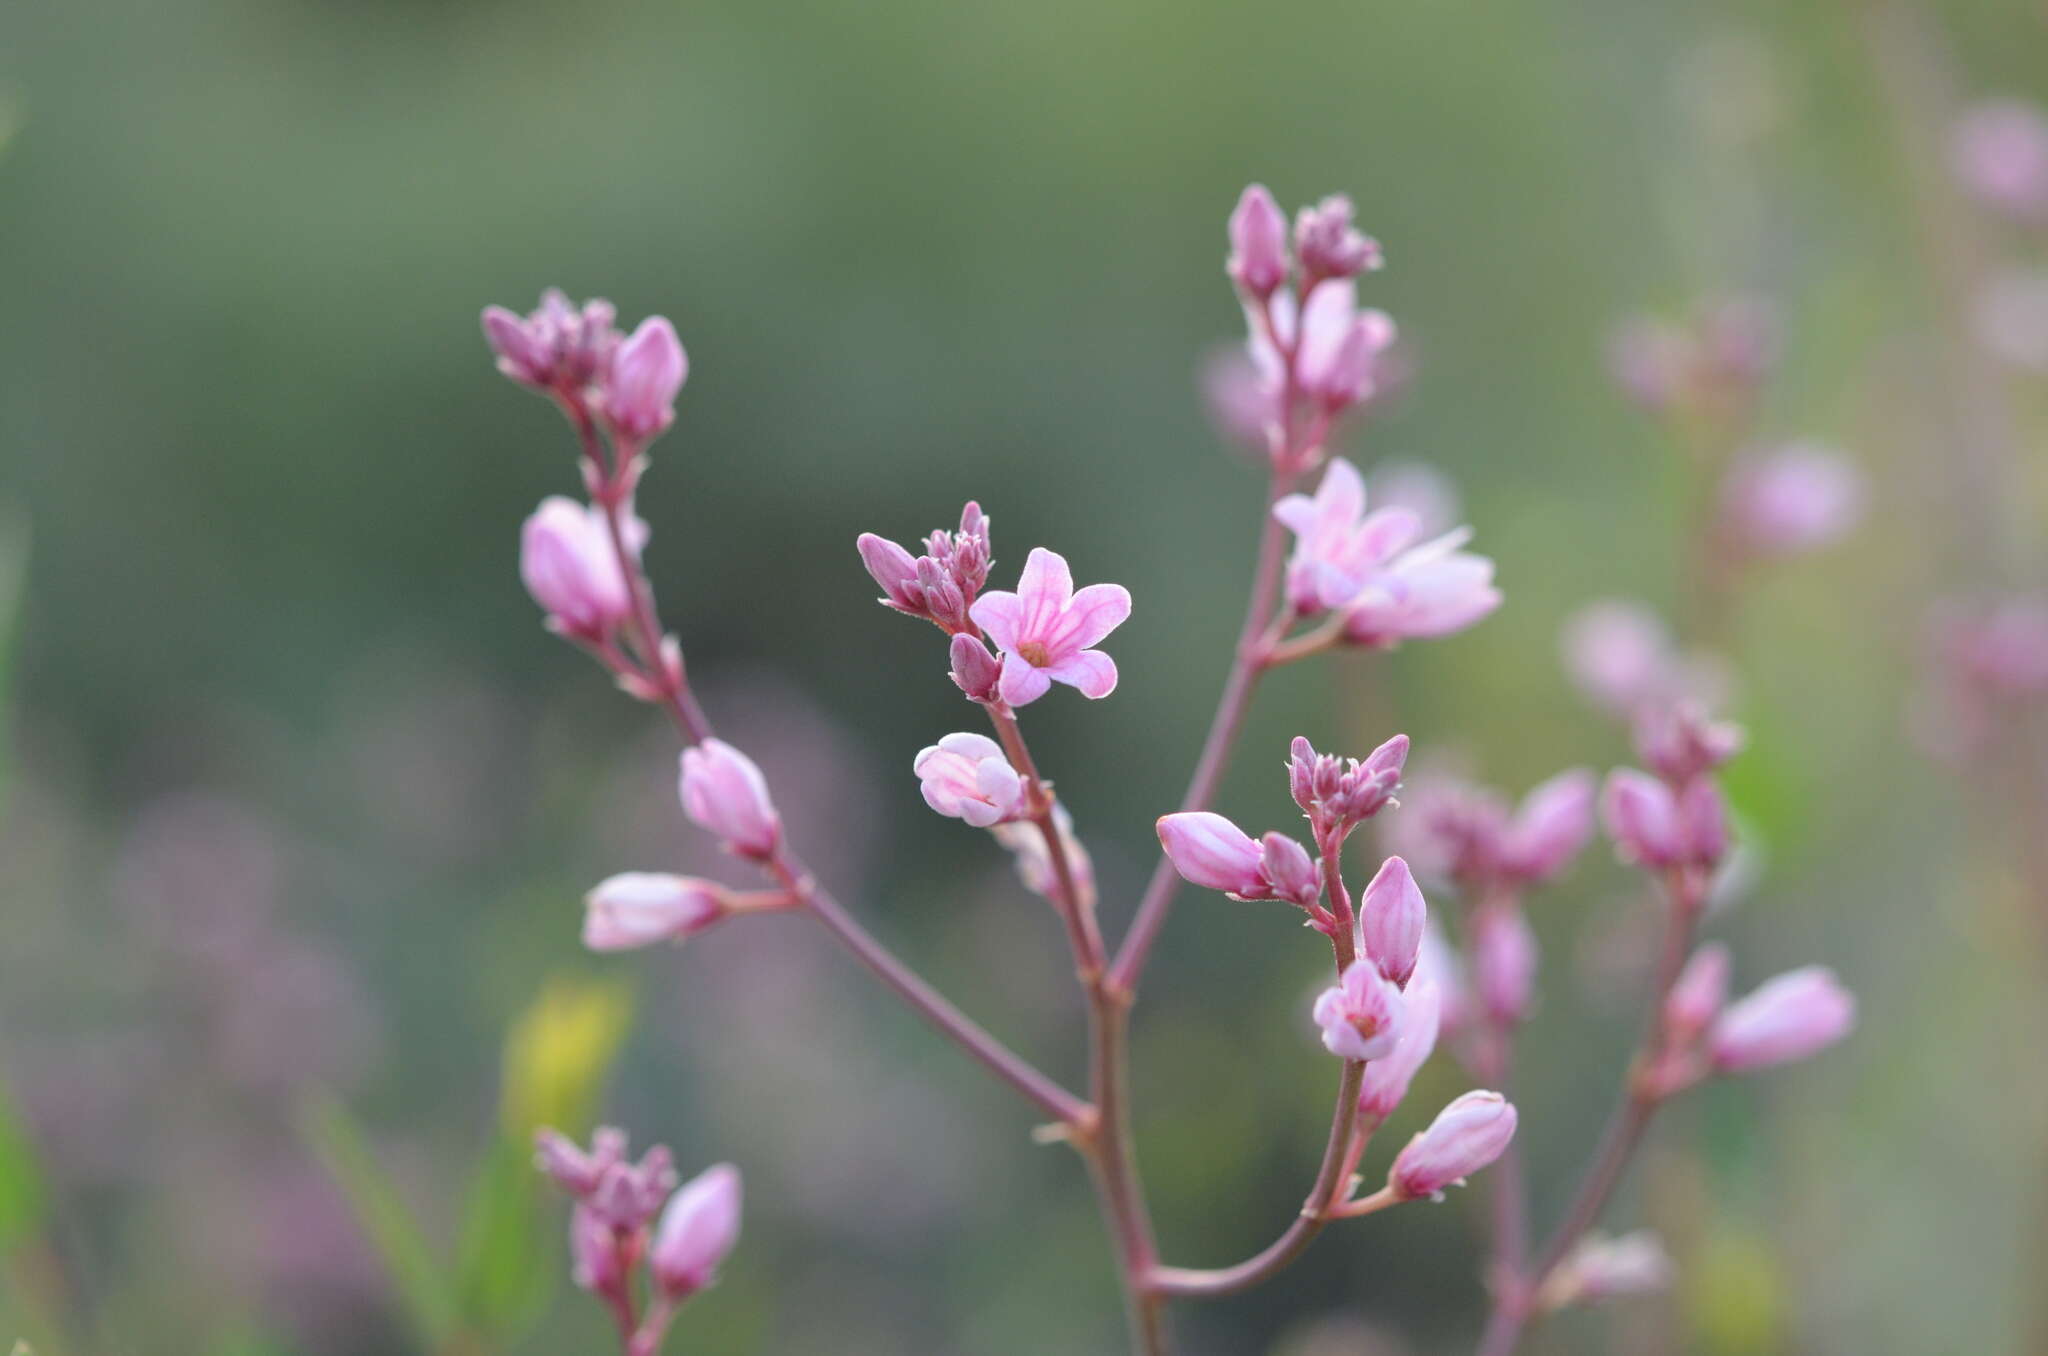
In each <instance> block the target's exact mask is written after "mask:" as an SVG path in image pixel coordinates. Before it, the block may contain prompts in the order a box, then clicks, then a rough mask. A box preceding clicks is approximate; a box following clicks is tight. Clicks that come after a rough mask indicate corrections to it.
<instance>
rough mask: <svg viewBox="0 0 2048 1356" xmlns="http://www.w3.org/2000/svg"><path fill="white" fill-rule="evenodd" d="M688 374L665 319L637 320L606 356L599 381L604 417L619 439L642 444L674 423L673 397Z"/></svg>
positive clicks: (686, 360) (680, 348)
mask: <svg viewBox="0 0 2048 1356" xmlns="http://www.w3.org/2000/svg"><path fill="white" fill-rule="evenodd" d="M689 374H690V360H689V357H688V355H686V354H685V353H684V352H683V345H682V342H681V341H680V340H678V339H677V338H676V329H675V326H673V325H671V324H669V322H668V318H667V317H666V316H658V315H656V316H649V317H648V318H647V319H645V320H643V321H641V322H640V327H639V328H638V329H636V330H634V331H633V333H632V335H631V336H630V337H629V338H627V340H626V341H625V342H624V343H622V344H620V345H619V349H618V352H617V353H616V354H614V355H613V356H612V363H611V372H610V374H609V375H608V376H607V377H606V378H605V383H604V396H603V401H602V404H603V409H604V416H605V419H606V420H607V421H608V422H609V423H610V424H611V426H612V428H613V429H614V430H615V431H616V432H617V433H618V434H619V436H620V437H621V438H623V439H625V440H627V441H629V442H633V443H644V442H646V441H647V440H648V439H650V438H654V437H658V436H659V435H660V434H662V433H663V432H665V431H666V430H667V429H668V426H669V425H670V424H672V423H674V422H675V418H676V409H675V402H676V393H677V392H678V391H680V390H682V389H683V381H684V379H685V378H686V377H688V376H689Z"/></svg>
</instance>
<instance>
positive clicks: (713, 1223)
mask: <svg viewBox="0 0 2048 1356" xmlns="http://www.w3.org/2000/svg"><path fill="white" fill-rule="evenodd" d="M739 1238H740V1170H739V1169H738V1168H735V1167H734V1166H733V1165H732V1164H730V1163H720V1164H718V1165H717V1166H715V1167H710V1168H706V1169H705V1170H704V1171H703V1172H701V1173H699V1174H698V1175H697V1176H696V1177H693V1178H692V1179H690V1180H689V1181H688V1182H685V1183H684V1184H683V1186H682V1189H681V1190H679V1191H677V1192H676V1194H675V1195H674V1196H672V1197H670V1198H669V1203H668V1208H667V1209H665V1210H663V1211H662V1212H661V1224H660V1227H658V1228H657V1229H656V1230H655V1233H654V1247H653V1249H652V1251H651V1252H650V1253H649V1254H648V1259H647V1261H648V1266H649V1268H650V1269H651V1270H652V1271H653V1272H654V1283H655V1284H656V1285H658V1286H659V1287H661V1293H662V1294H664V1295H666V1296H667V1297H668V1298H669V1299H671V1300H681V1299H688V1298H689V1297H690V1296H691V1295H694V1294H696V1293H697V1292H698V1291H700V1290H702V1289H704V1288H705V1287H706V1286H708V1285H710V1284H711V1283H712V1282H713V1281H714V1280H716V1279H717V1278H718V1268H719V1265H720V1264H721V1263H723V1262H724V1261H725V1259H726V1256H727V1255H728V1254H729V1253H731V1252H732V1249H733V1244H735V1243H737V1242H739Z"/></svg>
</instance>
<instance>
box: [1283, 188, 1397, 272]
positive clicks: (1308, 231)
mask: <svg viewBox="0 0 2048 1356" xmlns="http://www.w3.org/2000/svg"><path fill="white" fill-rule="evenodd" d="M1294 251H1295V253H1296V254H1297V255H1299V256H1300V258H1301V266H1302V268H1303V269H1304V270H1306V271H1307V272H1308V273H1309V274H1311V275H1312V276H1314V277H1318V278H1349V277H1353V276H1355V275H1357V274H1359V273H1364V272H1366V271H1368V270H1372V269H1377V268H1379V267H1381V265H1382V264H1383V263H1384V262H1385V260H1384V259H1383V258H1382V257H1381V255H1380V246H1379V242H1378V241H1377V240H1374V239H1372V238H1371V237H1369V236H1365V235H1361V234H1359V232H1358V231H1357V230H1356V229H1355V228H1354V227H1353V226H1352V224H1351V199H1349V198H1347V197H1345V196H1344V195H1343V194H1341V193H1333V194H1331V195H1330V196H1329V197H1327V198H1324V199H1323V200H1322V201H1321V202H1319V203H1317V204H1316V205H1315V206H1314V207H1304V208H1302V209H1301V211H1299V212H1297V213H1296V214H1295V217H1294Z"/></svg>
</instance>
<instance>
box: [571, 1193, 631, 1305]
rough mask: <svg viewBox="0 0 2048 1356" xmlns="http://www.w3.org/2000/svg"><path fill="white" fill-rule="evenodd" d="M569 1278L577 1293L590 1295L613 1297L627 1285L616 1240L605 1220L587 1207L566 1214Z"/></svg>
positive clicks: (581, 1206)
mask: <svg viewBox="0 0 2048 1356" xmlns="http://www.w3.org/2000/svg"><path fill="white" fill-rule="evenodd" d="M569 1278H570V1279H571V1280H572V1281H574V1282H575V1283H576V1288H577V1289H579V1290H587V1291H589V1292H590V1293H591V1294H593V1295H608V1294H612V1293H615V1292H616V1291H618V1289H619V1288H620V1287H621V1286H623V1285H625V1283H626V1263H625V1259H624V1258H623V1257H621V1256H620V1255H619V1240H618V1236H617V1235H616V1234H615V1233H613V1232H612V1226H611V1225H610V1224H608V1223H607V1222H606V1221H605V1219H604V1217H603V1216H602V1215H600V1214H598V1213H597V1211H595V1210H593V1209H591V1208H590V1207H589V1206H587V1205H578V1206H577V1207H576V1208H575V1209H574V1210H572V1211H570V1212H569Z"/></svg>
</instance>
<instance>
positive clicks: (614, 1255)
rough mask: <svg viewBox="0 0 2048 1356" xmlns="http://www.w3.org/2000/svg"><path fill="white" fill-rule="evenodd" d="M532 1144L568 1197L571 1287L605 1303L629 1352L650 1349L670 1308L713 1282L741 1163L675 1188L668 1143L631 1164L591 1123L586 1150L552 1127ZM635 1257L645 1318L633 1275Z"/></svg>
mask: <svg viewBox="0 0 2048 1356" xmlns="http://www.w3.org/2000/svg"><path fill="white" fill-rule="evenodd" d="M537 1143H538V1154H537V1162H538V1165H539V1167H540V1169H541V1171H543V1172H545V1173H546V1174H547V1175H548V1176H549V1177H550V1178H552V1179H553V1180H554V1182H555V1184H556V1185H557V1186H559V1187H561V1188H562V1190H563V1191H565V1192H567V1193H568V1195H569V1196H570V1198H571V1199H572V1200H574V1201H575V1203H576V1204H575V1208H574V1209H573V1210H572V1211H571V1212H570V1223H569V1249H570V1255H571V1260H572V1266H573V1272H572V1274H573V1277H574V1279H575V1282H576V1284H577V1286H578V1287H579V1288H581V1289H583V1290H586V1291H588V1292H589V1293H591V1294H592V1295H595V1296H596V1297H598V1298H599V1299H600V1300H602V1301H604V1303H605V1304H606V1306H607V1307H608V1308H609V1309H610V1310H611V1312H612V1314H613V1316H614V1318H615V1320H616V1321H617V1322H618V1324H619V1328H620V1335H621V1338H622V1339H623V1340H624V1341H626V1342H627V1343H628V1349H629V1350H630V1351H632V1352H634V1353H636V1354H637V1353H639V1352H643V1351H644V1352H653V1351H654V1350H656V1349H657V1348H658V1346H659V1345H660V1342H661V1337H662V1334H663V1333H664V1332H666V1330H667V1328H668V1325H669V1322H670V1320H671V1318H672V1317H673V1315H674V1312H675V1308H676V1306H677V1305H679V1304H681V1303H682V1302H683V1301H685V1300H687V1299H689V1298H690V1297H691V1296H693V1295H695V1294H697V1293H698V1292H700V1291H702V1290H704V1289H705V1288H706V1287H708V1286H710V1285H711V1284H712V1283H713V1282H714V1281H715V1280H717V1278H718V1268H719V1267H720V1265H722V1264H723V1263H724V1261H725V1259H726V1256H727V1255H728V1254H729V1253H731V1252H732V1249H733V1245H734V1244H735V1243H737V1242H738V1241H739V1234H740V1174H739V1169H737V1168H735V1167H733V1166H732V1165H731V1164H730V1163H720V1164H718V1165H717V1166H715V1167H711V1168H706V1169H705V1170H704V1171H703V1172H702V1173H699V1174H698V1175H697V1176H696V1177H694V1178H692V1179H691V1180H690V1181H689V1182H687V1183H684V1184H683V1185H682V1186H680V1187H678V1186H677V1185H676V1182H677V1176H676V1171H675V1166H674V1162H673V1159H672V1158H671V1157H670V1155H669V1151H668V1150H667V1149H666V1148H665V1147H663V1146H661V1145H656V1146H655V1147H654V1148H651V1149H649V1150H648V1151H647V1152H646V1153H645V1154H643V1155H642V1156H641V1158H640V1161H639V1162H638V1163H635V1162H633V1161H631V1160H630V1159H629V1158H627V1156H626V1136H625V1133H624V1132H623V1131H619V1130H614V1129H609V1128H602V1129H599V1130H598V1131H597V1133H596V1134H595V1135H593V1136H592V1138H591V1147H590V1148H589V1149H587V1150H586V1149H582V1148H579V1147H578V1146H577V1145H576V1143H575V1142H574V1141H572V1140H570V1139H569V1138H568V1137H567V1136H566V1135H563V1134H560V1133H559V1132H557V1131H553V1130H543V1131H541V1132H540V1135H539V1137H538V1141H537ZM657 1217H658V1222H657ZM643 1262H644V1263H645V1265H646V1283H645V1286H644V1289H645V1290H646V1292H647V1295H648V1304H647V1308H646V1314H645V1317H644V1319H643V1318H642V1317H641V1316H640V1309H639V1304H640V1294H639V1292H640V1290H641V1289H642V1288H643V1287H641V1286H639V1285H637V1284H636V1281H635V1277H636V1274H637V1273H638V1271H639V1269H640V1266H641V1264H642V1263H643Z"/></svg>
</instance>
